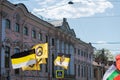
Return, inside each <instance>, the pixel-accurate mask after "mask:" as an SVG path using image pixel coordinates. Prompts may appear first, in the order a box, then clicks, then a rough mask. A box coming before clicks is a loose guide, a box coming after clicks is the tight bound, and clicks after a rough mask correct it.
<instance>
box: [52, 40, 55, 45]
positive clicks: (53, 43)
mask: <svg viewBox="0 0 120 80" xmlns="http://www.w3.org/2000/svg"><path fill="white" fill-rule="evenodd" d="M54 45H55V41H54V39H53V38H52V46H54Z"/></svg>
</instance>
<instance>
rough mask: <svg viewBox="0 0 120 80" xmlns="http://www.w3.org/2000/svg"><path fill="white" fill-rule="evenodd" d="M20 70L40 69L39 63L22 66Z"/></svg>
mask: <svg viewBox="0 0 120 80" xmlns="http://www.w3.org/2000/svg"><path fill="white" fill-rule="evenodd" d="M22 70H23V71H24V70H40V65H39V64H32V65H29V66H23V67H22Z"/></svg>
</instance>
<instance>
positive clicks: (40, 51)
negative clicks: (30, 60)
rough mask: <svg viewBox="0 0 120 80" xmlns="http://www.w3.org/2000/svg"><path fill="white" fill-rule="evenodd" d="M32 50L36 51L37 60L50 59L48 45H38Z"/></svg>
mask: <svg viewBox="0 0 120 80" xmlns="http://www.w3.org/2000/svg"><path fill="white" fill-rule="evenodd" d="M32 49H35V53H36V58H37V59H41V58H48V43H43V44H37V45H35V46H33V47H32Z"/></svg>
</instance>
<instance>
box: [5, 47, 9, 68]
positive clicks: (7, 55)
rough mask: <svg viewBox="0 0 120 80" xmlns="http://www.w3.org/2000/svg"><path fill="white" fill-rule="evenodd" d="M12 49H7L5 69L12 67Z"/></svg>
mask: <svg viewBox="0 0 120 80" xmlns="http://www.w3.org/2000/svg"><path fill="white" fill-rule="evenodd" d="M9 64H10V47H8V46H6V47H5V68H9V67H10V65H9Z"/></svg>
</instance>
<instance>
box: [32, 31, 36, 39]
mask: <svg viewBox="0 0 120 80" xmlns="http://www.w3.org/2000/svg"><path fill="white" fill-rule="evenodd" d="M32 38H36V31H35V30H32Z"/></svg>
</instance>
